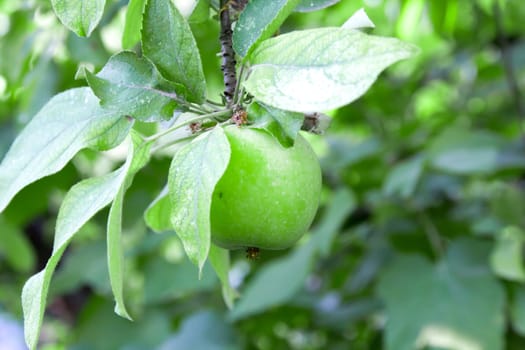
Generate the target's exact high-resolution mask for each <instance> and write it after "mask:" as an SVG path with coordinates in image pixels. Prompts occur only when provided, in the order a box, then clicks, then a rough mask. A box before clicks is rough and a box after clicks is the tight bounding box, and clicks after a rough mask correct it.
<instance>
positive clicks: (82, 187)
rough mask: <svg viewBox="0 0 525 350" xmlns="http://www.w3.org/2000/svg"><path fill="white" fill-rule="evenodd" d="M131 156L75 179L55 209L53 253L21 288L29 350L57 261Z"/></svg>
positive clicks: (113, 190) (110, 194)
mask: <svg viewBox="0 0 525 350" xmlns="http://www.w3.org/2000/svg"><path fill="white" fill-rule="evenodd" d="M131 160H132V157H128V160H127V161H126V163H124V165H123V166H122V167H120V168H119V169H117V170H116V171H114V172H112V173H109V174H107V175H104V176H101V177H97V178H91V179H87V180H83V181H81V182H79V183H78V184H76V185H75V186H73V187H72V188H71V190H69V192H68V193H67V195H66V197H65V198H64V202H63V203H62V206H61V207H60V211H59V213H58V218H57V224H56V231H55V241H54V245H53V253H52V255H51V257H50V258H49V260H48V262H47V264H46V267H45V268H44V269H43V270H42V271H40V272H39V273H37V274H36V275H33V276H32V277H31V278H30V279H29V280H28V281H27V282H26V284H25V285H24V288H23V290H22V307H23V310H24V328H25V337H26V343H27V345H28V347H29V348H30V349H31V350H33V349H35V348H36V346H37V344H38V337H39V334H40V327H41V326H42V320H43V317H44V311H45V308H46V299H47V293H48V290H49V284H50V282H51V277H52V275H53V272H54V271H55V268H56V266H57V264H58V261H59V260H60V258H61V256H62V254H63V253H64V251H65V249H66V247H67V246H68V244H69V242H70V241H71V239H72V238H73V237H74V235H75V234H76V233H77V232H78V230H79V229H80V228H81V227H82V226H83V225H84V224H85V223H86V222H87V221H88V220H89V219H91V218H92V217H93V215H95V214H96V213H97V212H98V211H100V210H101V209H102V208H104V207H105V206H107V205H108V204H109V203H111V201H113V200H114V198H115V197H116V196H117V193H118V191H119V190H120V187H121V186H122V184H123V183H124V180H125V178H126V174H127V172H128V169H129V167H130V165H131Z"/></svg>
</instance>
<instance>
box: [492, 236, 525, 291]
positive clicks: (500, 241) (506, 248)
mask: <svg viewBox="0 0 525 350" xmlns="http://www.w3.org/2000/svg"><path fill="white" fill-rule="evenodd" d="M523 243H525V233H524V232H523V231H522V230H520V229H519V228H517V227H514V226H511V227H507V228H505V229H504V230H503V231H502V232H499V234H498V235H497V237H496V244H495V246H494V249H493V250H492V254H491V256H490V264H491V266H492V270H493V271H494V273H496V275H498V276H500V277H502V278H506V279H509V280H513V281H517V282H525V269H524V268H523Z"/></svg>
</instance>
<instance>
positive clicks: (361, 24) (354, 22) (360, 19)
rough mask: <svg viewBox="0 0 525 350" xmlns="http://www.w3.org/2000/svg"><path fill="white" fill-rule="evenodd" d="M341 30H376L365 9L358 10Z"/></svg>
mask: <svg viewBox="0 0 525 350" xmlns="http://www.w3.org/2000/svg"><path fill="white" fill-rule="evenodd" d="M341 28H345V29H361V28H375V24H374V22H372V21H371V20H370V18H369V17H368V15H367V14H366V12H365V10H364V9H363V8H361V9H359V10H357V11H356V12H355V13H354V14H353V15H352V17H350V18H349V19H348V20H347V21H346V22H345V23H344V24H343V25H342V26H341Z"/></svg>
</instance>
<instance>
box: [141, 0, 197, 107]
mask: <svg viewBox="0 0 525 350" xmlns="http://www.w3.org/2000/svg"><path fill="white" fill-rule="evenodd" d="M142 49H143V50H144V54H145V55H146V56H147V57H148V58H149V59H150V60H151V61H152V62H153V63H154V64H155V66H156V67H157V69H158V70H159V71H160V73H161V74H162V76H163V77H164V78H166V79H168V80H170V81H172V82H175V83H179V84H182V85H183V86H185V87H186V89H187V90H188V93H189V95H188V96H187V97H188V99H189V100H191V101H192V102H197V103H199V102H203V101H204V100H205V98H206V81H205V79H204V73H203V70H202V63H201V57H200V54H199V49H198V48H197V44H196V42H195V38H194V37H193V33H192V32H191V29H190V26H189V25H188V23H187V22H186V20H185V19H184V17H182V15H181V14H180V13H179V11H178V10H177V8H176V7H175V6H174V5H173V3H172V2H171V1H170V0H149V1H148V2H147V4H146V9H145V12H144V18H143V23H142Z"/></svg>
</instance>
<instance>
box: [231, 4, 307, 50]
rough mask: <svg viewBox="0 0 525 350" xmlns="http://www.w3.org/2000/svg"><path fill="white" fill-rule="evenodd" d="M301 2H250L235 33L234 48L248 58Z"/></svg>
mask: <svg viewBox="0 0 525 350" xmlns="http://www.w3.org/2000/svg"><path fill="white" fill-rule="evenodd" d="M299 2H300V0H273V1H267V0H252V1H250V2H248V4H247V5H246V7H245V8H244V10H243V11H242V13H241V15H240V16H239V20H238V21H237V23H236V24H235V29H234V31H233V48H234V50H235V52H236V53H237V54H238V55H239V56H242V57H246V56H248V55H249V54H250V52H251V51H252V50H253V49H254V48H255V47H257V44H258V43H260V42H261V41H262V40H264V39H267V38H269V37H271V36H272V35H273V34H274V33H275V32H276V31H277V30H278V29H279V27H280V26H281V24H282V23H283V22H284V20H285V19H286V18H287V17H288V16H289V15H290V13H292V12H293V10H294V8H295V7H296V6H297V4H299Z"/></svg>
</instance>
